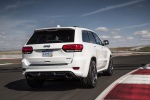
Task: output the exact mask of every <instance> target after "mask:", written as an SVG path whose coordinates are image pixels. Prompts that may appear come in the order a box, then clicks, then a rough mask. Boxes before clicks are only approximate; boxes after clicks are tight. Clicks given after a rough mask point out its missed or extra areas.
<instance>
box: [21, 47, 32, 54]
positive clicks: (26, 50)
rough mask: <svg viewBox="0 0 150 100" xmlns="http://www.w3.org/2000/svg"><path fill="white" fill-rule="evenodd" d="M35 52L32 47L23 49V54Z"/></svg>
mask: <svg viewBox="0 0 150 100" xmlns="http://www.w3.org/2000/svg"><path fill="white" fill-rule="evenodd" d="M32 52H33V48H32V47H23V48H22V53H23V54H31V53H32Z"/></svg>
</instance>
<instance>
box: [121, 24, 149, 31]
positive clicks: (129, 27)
mask: <svg viewBox="0 0 150 100" xmlns="http://www.w3.org/2000/svg"><path fill="white" fill-rule="evenodd" d="M147 25H150V23H144V24H140V25H133V26H128V27H122V28H118V29H120V30H122V29H131V28H137V27H143V26H147Z"/></svg>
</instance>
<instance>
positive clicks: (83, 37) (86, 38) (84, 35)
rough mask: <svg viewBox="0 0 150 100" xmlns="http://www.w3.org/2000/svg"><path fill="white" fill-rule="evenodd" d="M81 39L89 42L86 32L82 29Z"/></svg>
mask: <svg viewBox="0 0 150 100" xmlns="http://www.w3.org/2000/svg"><path fill="white" fill-rule="evenodd" d="M82 40H83V42H90V39H89V36H88V33H87V32H86V31H82Z"/></svg>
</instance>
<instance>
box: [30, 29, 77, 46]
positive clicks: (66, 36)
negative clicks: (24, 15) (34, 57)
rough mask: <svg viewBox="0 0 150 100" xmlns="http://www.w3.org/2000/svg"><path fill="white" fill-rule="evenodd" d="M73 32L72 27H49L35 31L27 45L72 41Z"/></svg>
mask: <svg viewBox="0 0 150 100" xmlns="http://www.w3.org/2000/svg"><path fill="white" fill-rule="evenodd" d="M74 33H75V30H73V29H50V30H40V31H35V32H34V33H33V35H32V36H31V38H30V39H29V41H28V42H27V45H28V44H43V43H64V42H74Z"/></svg>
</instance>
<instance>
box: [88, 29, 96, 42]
mask: <svg viewBox="0 0 150 100" xmlns="http://www.w3.org/2000/svg"><path fill="white" fill-rule="evenodd" d="M88 35H89V38H90V42H91V43H95V44H96V41H95V38H94V36H93V33H92V32H89V31H88Z"/></svg>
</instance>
